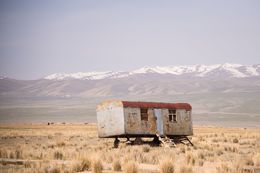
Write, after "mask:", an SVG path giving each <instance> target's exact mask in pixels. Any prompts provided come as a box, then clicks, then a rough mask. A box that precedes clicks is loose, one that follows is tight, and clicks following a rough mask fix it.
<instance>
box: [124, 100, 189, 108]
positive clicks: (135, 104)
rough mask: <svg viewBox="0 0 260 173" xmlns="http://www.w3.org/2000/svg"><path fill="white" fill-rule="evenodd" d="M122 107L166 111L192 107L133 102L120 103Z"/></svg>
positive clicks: (179, 104)
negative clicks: (162, 109) (161, 109)
mask: <svg viewBox="0 0 260 173" xmlns="http://www.w3.org/2000/svg"><path fill="white" fill-rule="evenodd" d="M122 103H123V106H124V107H138V108H166V109H186V110H191V109H192V107H191V105H190V104H188V103H161V102H134V101H122Z"/></svg>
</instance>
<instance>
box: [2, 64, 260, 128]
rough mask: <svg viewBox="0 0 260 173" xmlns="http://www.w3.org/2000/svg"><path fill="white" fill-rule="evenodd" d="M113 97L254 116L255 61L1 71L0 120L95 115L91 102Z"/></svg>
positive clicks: (259, 110) (258, 113)
mask: <svg viewBox="0 0 260 173" xmlns="http://www.w3.org/2000/svg"><path fill="white" fill-rule="evenodd" d="M112 98H118V99H124V100H126V99H127V100H146V101H164V102H189V103H191V104H192V105H193V113H194V115H197V116H195V120H196V117H197V118H198V119H197V120H203V121H204V120H205V121H207V120H208V119H211V120H212V118H213V117H210V116H208V115H214V118H216V117H221V116H223V115H225V116H224V117H227V116H228V117H229V118H230V117H232V116H235V118H236V117H237V118H238V117H239V118H240V119H243V118H245V119H246V120H244V119H243V121H247V120H248V119H250V120H252V121H254V122H257V121H258V122H259V119H260V107H259V105H260V99H259V98H260V65H259V64H258V65H250V66H249V65H238V64H228V63H226V64H217V65H210V66H206V65H193V66H167V67H159V66H156V67H143V68H140V69H137V70H133V71H125V72H112V71H108V72H87V73H83V72H79V73H72V74H52V75H49V76H46V77H44V78H42V79H38V80H16V79H10V78H8V77H2V78H0V120H1V121H2V122H10V121H14V120H17V121H29V122H30V121H32V120H33V121H37V120H38V121H39V122H40V121H48V120H53V121H62V120H64V121H95V105H96V104H97V103H98V102H100V101H101V100H104V99H112ZM13 117H15V118H13ZM17 117H18V118H17ZM75 117H76V118H75ZM199 117H200V118H199ZM205 117H206V119H205ZM246 117H247V118H246ZM203 118H204V119H203ZM233 119H234V118H233ZM197 120H196V121H197ZM222 120H225V118H224V119H217V120H216V121H222ZM231 120H232V119H231ZM203 121H200V122H203ZM197 122H198V123H199V121H197ZM224 122H225V121H224ZM259 124H260V122H259Z"/></svg>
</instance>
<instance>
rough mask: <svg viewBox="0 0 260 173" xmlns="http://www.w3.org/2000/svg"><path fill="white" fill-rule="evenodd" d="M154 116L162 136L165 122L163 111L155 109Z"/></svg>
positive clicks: (157, 129)
mask: <svg viewBox="0 0 260 173" xmlns="http://www.w3.org/2000/svg"><path fill="white" fill-rule="evenodd" d="M154 115H155V117H156V126H157V128H156V131H157V133H159V134H160V135H163V120H162V110H161V109H154Z"/></svg>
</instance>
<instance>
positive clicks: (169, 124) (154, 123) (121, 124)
mask: <svg viewBox="0 0 260 173" xmlns="http://www.w3.org/2000/svg"><path fill="white" fill-rule="evenodd" d="M96 111H97V124H98V136H99V137H100V138H115V143H118V142H119V140H118V138H127V139H129V138H131V137H135V138H138V137H154V138H155V139H156V138H157V139H158V138H159V139H160V140H161V141H163V140H165V139H169V140H171V139H172V142H174V141H173V140H175V141H176V139H178V140H179V141H182V139H186V138H187V136H190V135H193V128H192V115H191V111H192V107H191V105H190V104H188V103H158V102H134V101H121V100H112V101H104V102H102V103H100V104H98V105H97V109H96ZM187 140H188V141H189V139H188V138H187ZM189 143H190V144H192V143H191V142H190V141H189Z"/></svg>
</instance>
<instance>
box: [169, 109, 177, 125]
mask: <svg viewBox="0 0 260 173" xmlns="http://www.w3.org/2000/svg"><path fill="white" fill-rule="evenodd" d="M169 121H170V122H177V116H176V110H174V109H169Z"/></svg>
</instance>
